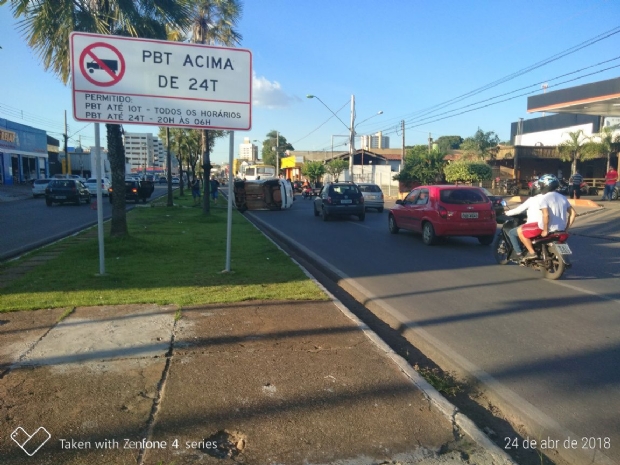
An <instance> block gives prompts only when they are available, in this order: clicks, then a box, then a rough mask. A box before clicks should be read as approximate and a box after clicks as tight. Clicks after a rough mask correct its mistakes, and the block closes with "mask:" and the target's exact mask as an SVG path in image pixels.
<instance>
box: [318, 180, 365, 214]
mask: <svg viewBox="0 0 620 465" xmlns="http://www.w3.org/2000/svg"><path fill="white" fill-rule="evenodd" d="M313 208H314V216H319V215H321V216H323V221H327V220H328V219H329V217H332V216H349V215H355V216H357V217H358V218H359V220H360V221H364V219H365V218H366V209H365V207H364V196H363V195H362V191H360V189H359V187H357V185H356V184H354V183H352V182H333V183H331V182H330V183H327V184H325V185H324V186H323V188H322V189H321V192H319V194H318V195H317V197H316V198H315V199H314V206H313Z"/></svg>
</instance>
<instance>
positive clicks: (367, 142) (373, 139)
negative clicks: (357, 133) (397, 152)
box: [362, 131, 390, 150]
mask: <svg viewBox="0 0 620 465" xmlns="http://www.w3.org/2000/svg"><path fill="white" fill-rule="evenodd" d="M362 148H363V149H364V150H371V149H389V148H390V138H389V137H388V136H384V135H383V133H382V132H381V131H379V132H378V133H376V134H375V135H374V136H362Z"/></svg>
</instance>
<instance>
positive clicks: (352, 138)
mask: <svg viewBox="0 0 620 465" xmlns="http://www.w3.org/2000/svg"><path fill="white" fill-rule="evenodd" d="M354 124H355V95H351V126H350V127H349V176H350V177H351V179H350V181H351V182H353V152H354V151H355V147H354V146H355V126H354Z"/></svg>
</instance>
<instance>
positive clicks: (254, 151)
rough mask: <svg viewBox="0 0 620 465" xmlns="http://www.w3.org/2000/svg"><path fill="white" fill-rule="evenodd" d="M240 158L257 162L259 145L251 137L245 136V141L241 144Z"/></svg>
mask: <svg viewBox="0 0 620 465" xmlns="http://www.w3.org/2000/svg"><path fill="white" fill-rule="evenodd" d="M239 158H240V159H241V160H247V161H249V162H251V163H256V161H257V160H258V146H257V145H254V143H253V142H251V141H250V138H249V137H244V138H243V143H241V144H239Z"/></svg>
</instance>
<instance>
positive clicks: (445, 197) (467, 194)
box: [439, 189, 487, 204]
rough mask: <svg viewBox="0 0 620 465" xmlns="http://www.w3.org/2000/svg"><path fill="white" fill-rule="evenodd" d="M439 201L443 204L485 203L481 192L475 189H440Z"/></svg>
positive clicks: (485, 200)
mask: <svg viewBox="0 0 620 465" xmlns="http://www.w3.org/2000/svg"><path fill="white" fill-rule="evenodd" d="M439 199H440V200H441V201H442V202H443V203H451V204H472V203H486V202H487V199H486V197H485V196H484V194H483V193H482V192H480V191H479V190H477V189H442V190H441V193H440V194H439Z"/></svg>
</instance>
